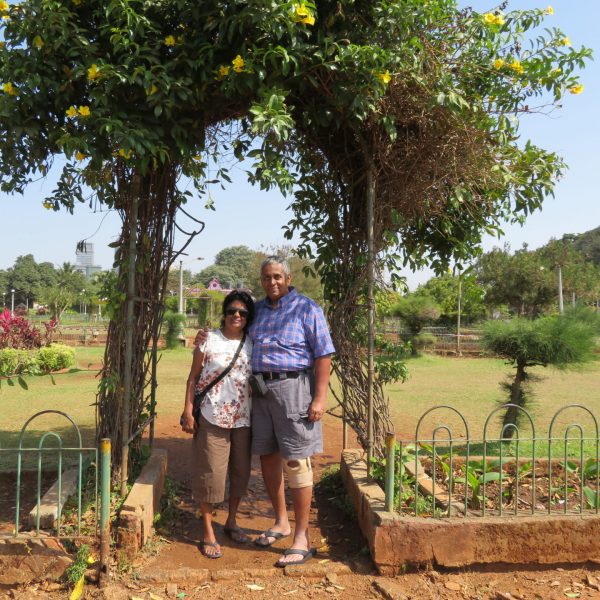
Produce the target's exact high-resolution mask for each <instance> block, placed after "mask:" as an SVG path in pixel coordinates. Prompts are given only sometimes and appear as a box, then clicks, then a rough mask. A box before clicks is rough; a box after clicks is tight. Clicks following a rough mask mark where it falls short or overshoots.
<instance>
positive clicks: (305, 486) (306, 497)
mask: <svg viewBox="0 0 600 600" xmlns="http://www.w3.org/2000/svg"><path fill="white" fill-rule="evenodd" d="M286 470H287V472H288V477H290V475H292V476H291V477H290V492H291V495H292V504H293V507H294V517H295V520H296V525H295V528H294V540H293V541H292V545H291V546H290V548H297V549H298V550H310V535H309V532H308V523H309V516H310V505H311V501H312V493H313V486H312V468H311V466H310V458H308V459H301V460H293V459H290V460H287V462H286ZM298 486H300V487H298ZM302 558H303V556H302V555H301V554H287V555H282V556H281V557H280V558H279V560H278V561H277V562H278V563H280V564H281V563H287V562H292V563H293V562H297V561H299V560H302Z"/></svg>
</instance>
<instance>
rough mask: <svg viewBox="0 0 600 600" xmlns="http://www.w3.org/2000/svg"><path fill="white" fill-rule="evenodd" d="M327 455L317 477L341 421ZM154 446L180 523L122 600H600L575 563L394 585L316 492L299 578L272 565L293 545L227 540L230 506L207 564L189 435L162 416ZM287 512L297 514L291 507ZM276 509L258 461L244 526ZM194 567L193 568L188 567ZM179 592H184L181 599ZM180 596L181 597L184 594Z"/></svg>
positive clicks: (260, 523) (329, 435)
mask: <svg viewBox="0 0 600 600" xmlns="http://www.w3.org/2000/svg"><path fill="white" fill-rule="evenodd" d="M324 426H325V427H324V434H325V453H324V454H323V455H322V456H320V457H318V458H317V459H316V460H315V473H316V476H317V478H318V477H319V475H320V473H321V472H322V471H323V469H324V468H326V467H327V466H328V465H331V464H334V463H338V462H339V457H340V452H341V440H342V434H341V424H340V422H339V421H338V420H336V419H333V418H331V417H326V419H325V423H324ZM156 444H157V446H159V447H162V448H166V449H167V450H168V451H169V475H170V477H171V478H172V479H173V480H175V481H177V482H178V483H179V484H180V489H181V494H180V500H179V501H178V503H177V510H176V516H175V518H174V519H173V520H172V521H171V522H170V523H169V529H168V531H165V532H163V540H162V541H160V542H158V543H156V544H155V546H154V548H152V549H151V551H150V552H148V553H147V554H146V556H145V557H143V558H142V559H140V561H139V562H138V563H137V564H136V565H134V568H133V575H134V577H133V578H132V579H130V580H129V583H128V586H129V587H128V588H127V590H128V592H127V593H128V594H129V595H124V596H120V595H119V594H122V593H123V588H120V590H119V589H118V587H117V588H115V589H114V593H115V594H116V595H115V596H110V594H109V595H108V596H106V597H107V598H111V599H113V598H114V600H118V599H119V598H121V597H122V598H132V597H133V596H135V597H140V598H151V597H152V596H150V594H154V595H155V596H159V597H169V595H170V596H171V597H180V598H211V599H212V598H215V599H223V600H231V599H232V598H269V599H271V598H273V599H274V598H278V599H280V598H281V600H283V599H284V598H286V597H287V596H290V597H291V598H294V599H305V598H324V597H328V598H331V597H338V598H344V599H346V598H348V599H351V600H354V599H356V600H359V599H360V600H367V599H370V598H374V599H375V598H377V599H379V598H382V597H383V598H388V599H403V598H409V599H414V600H425V599H447V600H458V599H472V600H483V599H486V600H487V599H490V600H492V599H493V600H496V599H505V600H511V599H512V600H529V599H543V600H558V599H565V598H581V599H585V598H597V599H600V567H598V566H597V565H593V564H589V565H585V567H583V568H581V567H579V568H572V567H570V566H568V565H565V566H564V567H562V568H561V567H559V568H549V569H544V568H537V567H536V568H532V569H518V570H517V569H514V568H513V567H511V566H506V567H505V568H502V567H500V568H497V567H496V568H494V569H485V568H482V569H477V570H456V571H445V572H439V571H435V570H429V571H421V572H412V573H406V574H405V575H402V576H400V577H397V578H394V579H390V578H384V577H380V576H378V575H377V573H376V571H375V570H374V568H373V564H372V563H371V561H370V558H369V557H368V553H367V552H366V551H367V545H366V541H365V540H364V538H363V537H362V535H361V533H360V531H359V529H358V527H357V525H356V522H355V521H351V520H348V519H347V518H345V517H344V515H343V514H341V512H340V511H339V510H338V509H336V508H335V507H334V506H333V505H332V503H331V501H330V498H327V494H326V493H324V492H323V491H319V490H318V488H317V493H316V494H315V502H314V504H313V508H312V510H311V542H312V544H313V546H314V547H316V548H322V551H321V552H320V553H319V554H318V555H317V557H316V558H315V559H314V560H313V561H311V562H310V563H308V564H307V565H305V566H303V567H298V568H296V569H297V571H296V573H294V574H289V575H292V576H285V575H284V573H283V572H282V570H280V569H274V568H273V563H274V562H275V560H276V559H277V557H278V556H279V553H280V551H281V550H282V549H284V548H286V547H287V545H288V543H289V539H284V540H281V541H279V542H278V543H276V544H275V545H274V546H273V547H271V548H269V549H261V548H256V547H255V546H253V545H248V546H242V545H238V544H234V543H233V542H231V541H230V540H228V539H227V538H226V537H225V536H224V535H223V532H222V524H223V522H224V519H225V515H226V513H225V510H223V508H221V507H218V508H217V511H216V517H215V521H216V523H217V524H218V529H217V535H218V537H219V540H220V542H221V543H222V546H223V551H224V556H223V558H221V559H219V560H209V559H207V558H204V557H203V556H202V555H201V554H200V552H199V551H198V548H197V543H198V541H199V540H200V536H201V526H200V521H199V519H198V518H196V516H195V515H194V507H193V506H192V503H191V498H190V493H189V489H190V478H191V471H192V464H191V461H190V454H189V438H188V436H186V435H185V434H183V433H182V432H181V430H180V428H179V426H178V425H176V424H175V423H173V422H170V421H169V420H168V419H167V418H165V417H163V421H162V422H159V423H157V428H156ZM290 514H292V513H291V511H290ZM270 515H271V512H270V505H269V502H268V500H267V498H266V494H265V490H264V486H263V484H262V479H261V477H260V473H259V470H258V469H257V465H256V464H255V465H254V468H253V474H252V478H251V484H250V494H249V496H248V498H247V499H246V500H245V501H244V503H243V504H242V507H241V515H240V517H241V518H240V525H241V526H242V527H244V528H245V529H246V530H247V531H248V532H249V533H250V534H252V535H258V534H259V533H260V532H261V531H262V530H264V529H266V528H267V527H268V526H269V525H270V524H271V516H270ZM185 568H189V569H191V571H184V570H183V569H185ZM199 569H207V570H208V573H209V576H208V581H204V582H201V583H194V582H193V581H192V578H191V577H190V580H189V581H186V580H185V578H184V579H183V581H182V580H181V578H179V579H178V580H177V576H175V577H174V579H175V581H173V582H172V583H171V584H169V585H165V584H164V583H162V584H153V583H152V581H153V577H154V576H155V575H156V574H157V573H163V574H164V573H165V572H170V573H190V574H191V573H196V572H199V571H198V570H199ZM177 594H179V596H177ZM182 594H183V595H182Z"/></svg>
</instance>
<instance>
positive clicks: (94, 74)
mask: <svg viewBox="0 0 600 600" xmlns="http://www.w3.org/2000/svg"><path fill="white" fill-rule="evenodd" d="M87 76H88V79H89V80H90V81H94V80H95V79H98V78H99V77H100V69H98V65H97V64H96V63H94V64H93V65H92V66H91V67H90V68H89V69H88V70H87Z"/></svg>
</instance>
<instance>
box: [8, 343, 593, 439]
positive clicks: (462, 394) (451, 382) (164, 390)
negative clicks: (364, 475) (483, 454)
mask: <svg viewBox="0 0 600 600" xmlns="http://www.w3.org/2000/svg"><path fill="white" fill-rule="evenodd" d="M102 356H103V349H102V348H90V347H86V348H83V347H82V348H77V351H76V360H77V363H78V366H79V367H80V368H82V369H91V370H86V371H82V372H80V373H72V374H64V375H57V376H55V381H56V385H52V383H51V381H50V378H49V377H28V378H27V383H28V385H29V390H22V389H21V388H20V387H18V386H15V387H9V386H7V385H6V384H3V385H2V388H1V389H0V401H1V402H2V412H1V413H0V448H6V447H9V446H14V445H16V441H17V437H18V434H19V431H20V429H21V427H22V426H23V424H24V423H25V421H26V420H27V419H28V418H29V417H30V416H31V415H33V414H34V413H36V412H38V411H42V410H49V409H53V410H60V411H63V412H65V413H67V414H68V415H69V416H71V417H72V418H73V420H74V421H75V423H77V425H78V426H79V427H80V429H81V431H82V435H83V438H84V445H85V444H92V443H93V439H94V428H95V409H94V406H93V404H94V402H95V394H96V388H97V383H98V381H97V379H96V377H95V376H96V373H97V370H98V367H99V365H100V362H101V360H102ZM190 365H191V352H190V350H189V349H178V350H169V351H164V352H162V354H161V359H160V362H159V366H158V383H159V385H158V389H157V413H158V419H165V420H169V421H171V420H172V421H176V419H177V418H178V416H179V414H180V412H181V410H182V407H183V395H184V391H185V381H186V379H187V374H188V370H189V367H190ZM408 367H409V373H410V377H409V379H408V381H407V382H406V383H404V384H400V383H399V384H395V385H391V386H389V387H388V389H387V393H388V395H389V399H390V412H391V415H392V419H393V421H394V424H395V426H396V432H397V434H398V437H399V438H403V439H413V438H414V434H415V427H416V424H417V421H418V419H419V417H420V416H421V415H422V414H423V413H424V412H425V411H426V410H427V409H429V408H431V407H433V406H436V405H440V404H448V405H450V406H453V407H455V408H456V409H457V410H459V411H460V412H461V413H462V414H463V415H464V416H465V418H466V420H467V422H468V425H469V432H470V437H471V439H481V438H482V434H483V423H484V421H485V419H486V417H487V415H488V414H489V413H490V412H491V411H492V410H493V409H494V408H496V407H497V406H498V402H499V401H501V400H503V396H502V391H501V390H500V387H499V384H500V382H501V381H502V380H503V379H504V378H506V377H507V376H509V375H511V374H512V371H513V370H512V369H511V368H510V367H508V366H506V365H505V364H504V363H503V361H501V360H498V359H485V358H463V359H459V358H444V357H438V356H430V355H426V356H423V357H421V358H419V359H411V360H409V362H408ZM532 372H533V373H535V374H537V375H540V376H543V377H544V380H543V381H541V382H539V383H536V384H534V386H535V387H534V390H535V399H534V400H533V402H532V403H531V404H530V406H529V408H530V409H531V413H532V415H533V417H534V420H535V425H536V433H537V435H538V436H539V435H543V434H546V433H547V428H548V424H549V422H550V419H551V417H552V415H553V414H554V413H555V412H556V411H557V410H558V409H559V408H560V407H561V406H564V405H567V404H574V403H577V404H583V405H584V406H587V407H588V408H589V409H590V410H591V411H592V412H593V413H594V414H600V364H599V363H596V364H593V365H591V366H588V367H586V368H585V369H584V370H581V371H575V372H573V371H567V372H559V371H555V370H552V369H543V368H540V367H537V368H535V369H532ZM570 415H571V419H570V421H571V420H572V421H576V422H581V423H582V425H583V426H584V427H585V432H586V434H588V435H589V434H591V433H592V429H591V419H590V418H589V417H585V416H584V415H583V413H581V412H580V413H579V414H575V413H574V411H573V412H571V413H570ZM563 423H564V420H563ZM439 425H448V426H449V427H450V428H451V431H452V435H453V437H462V436H464V427H462V426H460V418H459V417H458V416H456V415H453V414H452V413H451V412H450V411H445V412H435V413H433V414H432V415H430V417H428V418H427V419H426V421H425V422H424V423H423V428H422V430H421V431H422V433H421V435H420V437H422V438H424V439H430V438H431V436H432V430H433V428H434V427H436V426H439ZM31 426H32V428H33V431H34V433H35V434H36V436H37V437H39V434H40V432H42V431H47V430H49V429H53V430H55V431H57V432H59V433H61V435H62V434H65V441H64V442H63V445H67V443H70V442H71V441H74V439H75V438H74V436H73V435H67V433H68V431H69V430H72V427H70V426H68V423H67V422H66V421H65V420H64V418H60V417H55V416H51V417H44V418H42V419H36V421H34V422H33V423H32V424H31ZM498 430H499V427H498V422H497V420H496V421H493V422H492V423H491V428H490V430H489V433H488V437H494V436H496V435H497V434H498ZM523 435H524V436H527V437H531V434H530V433H529V432H528V431H527V430H526V429H524V432H523ZM558 435H561V436H562V435H564V431H560V432H559V433H558ZM444 437H446V438H447V434H445V433H444V432H440V438H441V439H444ZM36 445H37V444H36Z"/></svg>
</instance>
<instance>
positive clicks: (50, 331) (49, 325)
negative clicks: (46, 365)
mask: <svg viewBox="0 0 600 600" xmlns="http://www.w3.org/2000/svg"><path fill="white" fill-rule="evenodd" d="M44 327H45V328H46V335H45V336H44V343H45V345H46V346H49V345H50V344H51V343H52V336H53V335H54V332H55V331H56V328H57V327H58V321H57V320H56V319H50V321H44Z"/></svg>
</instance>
